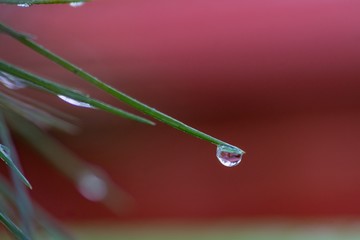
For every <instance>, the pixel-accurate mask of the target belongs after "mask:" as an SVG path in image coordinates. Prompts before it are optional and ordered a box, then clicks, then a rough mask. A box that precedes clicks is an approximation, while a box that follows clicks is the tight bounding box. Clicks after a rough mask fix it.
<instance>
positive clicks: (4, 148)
mask: <svg viewBox="0 0 360 240" xmlns="http://www.w3.org/2000/svg"><path fill="white" fill-rule="evenodd" d="M0 151H1V152H2V153H4V154H5V155H6V156H7V157H9V156H10V149H9V148H8V147H6V146H4V145H2V144H0Z"/></svg>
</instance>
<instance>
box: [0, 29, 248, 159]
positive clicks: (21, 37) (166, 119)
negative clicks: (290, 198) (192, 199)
mask: <svg viewBox="0 0 360 240" xmlns="http://www.w3.org/2000/svg"><path fill="white" fill-rule="evenodd" d="M0 31H3V32H4V33H5V34H7V35H9V36H11V37H12V38H14V39H16V40H18V41H19V42H21V43H22V44H24V45H26V46H27V47H29V48H31V49H33V50H34V51H36V52H37V53H39V54H41V55H43V56H45V57H46V58H48V59H50V60H51V61H53V62H55V63H57V64H58V65H60V66H62V67H64V68H65V69H67V70H69V71H70V72H72V73H74V74H76V75H78V76H79V77H80V78H82V79H84V80H85V81H87V82H89V83H91V84H93V85H95V86H96V87H98V88H99V89H101V90H103V91H105V92H107V93H108V94H110V95H112V96H114V97H116V98H117V99H119V100H120V101H122V102H124V103H126V104H128V105H130V106H131V107H133V108H135V109H137V110H139V111H141V112H143V113H145V114H147V115H149V116H151V117H153V118H155V119H157V120H159V121H161V122H163V123H165V124H168V125H169V126H171V127H173V128H176V129H178V130H180V131H183V132H185V133H188V134H190V135H193V136H195V137H198V138H200V139H203V140H205V141H208V142H210V143H213V144H216V145H230V144H228V143H226V142H224V141H222V140H219V139H217V138H215V137H213V136H210V135H208V134H206V133H203V132H201V131H199V130H197V129H195V128H192V127H190V126H188V125H186V124H185V123H182V122H180V121H179V120H177V119H174V118H172V117H170V116H168V115H166V114H164V113H162V112H160V111H158V110H156V109H155V108H152V107H149V106H147V105H146V104H144V103H142V102H140V101H138V100H136V99H134V98H132V97H130V96H128V95H126V94H125V93H122V92H120V91H118V90H117V89H115V88H113V87H111V86H110V85H108V84H106V83H104V82H102V81H100V80H99V79H98V78H96V77H94V76H92V75H91V74H90V73H87V72H85V71H84V70H82V69H81V68H79V67H77V66H75V65H74V64H72V63H70V62H68V61H67V60H65V59H63V58H62V57H60V56H58V55H56V54H55V53H53V52H51V51H50V50H48V49H46V48H44V47H43V46H41V45H39V44H37V43H35V42H34V41H32V40H31V39H30V38H29V37H28V36H27V35H26V34H23V33H20V32H17V31H15V30H13V29H11V28H10V27H8V26H6V25H4V24H2V23H0ZM240 151H241V152H243V153H244V151H243V150H241V149H240Z"/></svg>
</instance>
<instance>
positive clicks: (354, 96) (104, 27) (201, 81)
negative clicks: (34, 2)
mask: <svg viewBox="0 0 360 240" xmlns="http://www.w3.org/2000/svg"><path fill="white" fill-rule="evenodd" d="M359 8H360V3H359V2H358V1H320V0H318V1H285V0H283V1H280V0H273V1H259V0H256V1H231V0H226V1H204V0H195V1H194V0H192V1H184V0H183V1H176V0H175V1H163V0H158V1H116V0H103V1H93V2H91V3H87V4H85V5H84V6H82V7H79V8H71V7H69V6H67V5H62V6H50V5H49V6H32V7H30V8H19V7H16V6H5V5H2V6H0V20H1V21H3V22H4V23H5V24H8V25H10V26H12V27H13V28H15V29H17V30H21V31H24V32H27V33H31V34H33V35H35V36H36V37H37V40H36V41H37V42H38V43H40V44H42V45H44V46H46V47H47V48H49V49H51V50H52V51H54V52H55V53H58V54H59V55H61V56H63V57H64V58H66V59H68V60H70V61H72V62H74V63H76V64H77V65H79V66H80V67H82V68H83V69H85V70H87V71H89V72H90V73H92V74H94V75H95V76H97V77H99V78H100V79H102V80H103V81H105V82H107V83H110V84H111V85H113V86H115V87H116V88H118V89H120V90H122V91H124V92H125V93H127V94H129V95H131V96H133V97H135V98H137V99H139V100H141V101H143V102H145V103H147V104H149V105H150V106H152V107H155V108H157V109H159V110H161V111H163V112H165V113H167V114H169V115H171V116H174V117H176V118H178V119H179V120H182V121H184V122H186V123H188V124H189V125H191V126H193V127H195V128H198V129H200V130H203V131H205V132H207V133H209V134H211V135H213V136H215V137H218V138H220V139H223V140H224V141H227V142H229V143H232V144H233V145H236V146H239V147H241V148H243V149H244V150H245V151H246V152H247V153H246V155H245V156H244V158H243V162H242V163H241V164H240V165H239V166H238V167H235V168H231V169H230V168H226V167H223V166H222V165H220V164H219V162H218V161H217V159H216V157H215V149H216V147H215V146H213V145H211V144H208V143H206V142H203V141H201V140H199V139H195V138H192V137H190V136H188V135H185V134H183V133H181V132H178V131H176V130H174V129H172V128H170V127H168V126H165V125H163V124H161V123H159V124H158V126H156V127H149V126H143V125H141V124H138V123H133V122H130V121H128V120H123V119H120V118H118V117H116V116H112V115H110V114H106V113H103V112H100V111H94V110H88V109H81V108H76V107H73V106H71V105H67V104H65V103H63V102H61V101H60V100H58V99H56V98H54V97H52V96H48V95H44V94H36V95H35V93H32V94H33V95H32V96H33V97H36V98H37V99H40V100H43V101H46V102H47V103H49V104H51V105H54V106H56V107H57V108H59V109H61V110H63V111H66V112H69V113H72V114H73V115H75V116H77V117H78V118H79V119H80V120H81V124H80V126H81V129H82V131H81V132H80V133H79V134H77V135H75V136H71V135H66V134H64V133H58V132H52V134H53V135H55V136H56V137H57V138H58V139H60V140H61V141H62V142H63V143H64V144H65V145H66V146H68V147H69V148H70V149H71V150H73V151H74V152H75V153H76V154H77V155H78V156H81V157H82V158H83V159H85V160H87V161H89V162H91V163H94V164H99V165H101V166H102V167H104V169H105V170H106V171H107V172H108V173H109V174H110V176H111V178H112V179H113V180H114V181H115V182H116V183H117V184H118V185H119V187H120V188H122V189H124V190H125V191H126V192H128V193H129V194H130V195H131V196H132V197H133V199H134V206H133V208H132V209H131V210H129V211H127V212H126V213H124V214H122V215H121V216H115V215H114V214H112V213H111V212H110V211H108V210H107V209H106V208H105V207H103V206H102V205H99V204H97V203H92V202H88V201H87V200H86V199H84V198H83V197H82V196H81V195H79V194H78V192H77V191H76V188H75V186H74V184H73V183H72V182H71V181H69V180H67V179H66V178H65V177H64V176H62V175H61V174H59V173H57V172H56V170H54V169H53V168H52V167H50V166H49V165H48V164H46V163H44V161H43V159H42V158H41V157H40V156H39V155H38V154H36V153H35V152H34V151H33V150H31V148H30V147H28V146H27V145H26V143H25V142H24V141H23V140H21V139H19V138H16V140H17V143H18V146H19V149H20V155H21V158H22V162H23V165H24V168H25V172H26V174H27V176H28V178H29V179H30V181H31V182H32V185H33V186H34V190H33V191H32V193H31V194H32V196H33V197H34V199H36V200H37V201H38V202H39V203H41V204H42V205H43V206H44V207H45V208H46V209H48V210H49V211H50V212H52V213H54V215H55V216H57V217H59V218H62V219H72V220H81V219H109V218H111V219H122V220H141V219H161V218H166V219H168V218H172V219H198V218H200V219H215V218H237V217H330V216H332V217H339V216H357V217H358V216H359V215H360V205H359V204H358V203H359V201H360V191H359V187H360V174H359V168H360V161H359V155H360V154H359V151H360V140H359V137H360V124H359V122H360V113H359V107H360V97H359V92H360V81H359V77H360V67H359V65H360V60H359V59H360V47H359V46H360V45H359V40H360V29H359V24H358V23H359V21H360V15H359ZM0 56H1V58H2V59H4V60H6V61H9V62H11V63H14V64H18V65H20V66H22V67H24V68H26V69H28V70H31V71H33V72H36V73H38V74H41V75H42V76H45V77H49V78H50V79H54V80H56V81H58V82H61V83H64V84H67V85H70V86H74V87H77V88H79V89H81V90H83V91H84V92H88V93H90V94H91V96H94V97H99V98H101V99H103V100H104V101H106V102H109V103H111V104H114V105H116V106H119V107H123V106H122V105H121V103H118V102H117V101H116V100H114V99H113V98H111V97H110V96H106V94H103V93H101V92H99V91H98V90H97V89H95V88H93V87H91V86H90V87H88V84H86V83H84V82H82V81H80V80H79V79H77V77H74V76H73V75H71V74H70V73H67V72H66V71H65V70H63V69H61V68H60V67H58V66H56V65H55V64H53V63H51V62H49V61H48V60H46V59H45V58H43V57H41V56H38V55H37V54H36V53H34V52H32V51H31V50H29V49H27V48H26V47H24V46H21V45H20V44H19V43H17V42H15V41H14V40H12V39H10V38H9V37H7V36H5V35H1V36H0ZM125 108H126V107H125ZM126 109H129V108H126Z"/></svg>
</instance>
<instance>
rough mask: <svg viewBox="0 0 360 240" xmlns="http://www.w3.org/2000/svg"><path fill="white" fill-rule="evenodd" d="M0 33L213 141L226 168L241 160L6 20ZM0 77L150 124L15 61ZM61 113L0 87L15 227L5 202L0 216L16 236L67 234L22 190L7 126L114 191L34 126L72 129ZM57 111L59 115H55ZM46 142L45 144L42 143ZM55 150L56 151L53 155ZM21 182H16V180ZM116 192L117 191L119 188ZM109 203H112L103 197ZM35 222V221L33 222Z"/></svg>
mask: <svg viewBox="0 0 360 240" xmlns="http://www.w3.org/2000/svg"><path fill="white" fill-rule="evenodd" d="M83 2H84V1H80V0H79V1H75V0H72V1H66V0H61V1H51V0H0V3H7V4H17V5H18V6H21V7H28V6H30V5H32V4H51V3H71V4H79V3H83ZM0 33H2V34H6V35H8V36H10V37H12V38H13V39H15V40H17V41H19V42H21V43H22V44H24V45H26V46H27V47H29V48H31V49H32V50H34V51H35V52H37V53H38V54H41V55H43V56H44V57H46V58H48V59H49V60H51V61H53V62H55V63H57V64H58V65H60V66H62V67H63V68H65V69H66V70H68V71H70V72H72V73H74V74H76V75H77V76H79V77H80V78H81V79H83V80H85V81H87V82H88V83H90V84H93V85H94V86H96V87H97V88H99V89H100V90H103V91H105V92H106V93H108V94H110V95H112V96H113V97H115V98H117V99H118V100H120V101H122V102H124V103H126V104H128V105H129V106H131V107H133V108H135V109H137V110H139V111H141V112H143V113H145V114H147V115H148V116H151V117H153V118H155V119H157V120H159V121H161V122H163V123H165V124H168V125H169V126H171V127H173V128H175V129H178V130H180V131H183V132H185V133H188V134H190V135H192V136H195V137H198V138H200V139H203V140H205V141H208V142H210V143H212V144H215V145H216V146H218V148H217V157H218V158H219V160H220V162H221V163H222V164H223V165H225V166H228V167H231V166H235V165H237V164H238V163H240V161H241V157H242V155H243V153H244V152H243V151H242V150H241V149H239V148H237V147H234V146H232V145H230V144H228V143H226V142H224V141H222V140H219V139H217V138H214V137H212V136H210V135H208V134H205V133H203V132H201V131H199V130H197V129H195V128H192V127H190V126H188V125H186V124H184V123H182V122H180V121H179V120H176V119H174V118H172V117H170V116H168V115H166V114H164V113H162V112H160V111H158V110H156V109H154V108H152V107H149V106H147V105H145V104H144V103H142V102H140V101H138V100H136V99H134V98H132V97H130V96H128V95H126V94H124V93H122V92H120V91H118V90H117V89H115V88H113V87H111V86H110V85H108V84H106V83H105V82H103V81H100V80H99V79H97V78H96V77H94V76H92V75H91V74H89V73H87V72H85V71H84V70H82V69H81V68H79V67H77V66H75V65H74V64H72V63H70V62H68V61H67V60H65V59H63V58H61V57H60V56H58V55H56V54H55V53H53V52H51V51H49V50H48V49H46V48H44V47H42V46H40V45H39V44H37V43H36V42H34V41H33V40H32V39H31V37H29V36H28V35H27V34H23V33H20V32H18V31H16V30H14V29H12V28H10V27H8V26H6V25H5V24H2V23H0ZM0 80H1V82H2V83H3V84H4V85H5V86H7V87H8V88H12V89H16V88H20V87H31V88H35V89H38V90H40V91H45V92H48V93H50V94H53V95H56V96H58V97H60V98H61V99H62V100H64V101H65V102H68V103H70V104H73V105H76V106H79V107H87V108H95V109H100V110H103V111H107V112H109V113H112V114H116V115H119V116H121V117H124V118H127V119H130V120H134V121H138V122H140V123H144V124H149V125H155V123H154V122H152V121H150V120H148V119H145V118H143V117H140V116H137V115H134V114H132V113H129V112H126V111H124V110H122V109H119V108H116V107H114V106H111V105H109V104H106V103H104V102H102V101H100V100H97V99H94V98H91V97H90V96H88V95H87V94H84V93H81V92H79V91H77V90H75V89H72V88H69V87H66V86H64V85H61V84H59V83H56V82H54V81H51V80H48V79H45V78H43V77H40V76H38V75H35V74H32V73H30V72H29V71H26V70H24V69H21V68H19V67H17V66H14V65H12V64H10V63H8V62H6V61H4V60H0ZM63 115H64V114H63V113H59V112H57V111H56V110H55V109H51V108H49V107H48V106H44V105H43V104H41V103H38V102H36V100H33V99H29V98H26V97H24V96H19V95H17V94H14V93H12V92H11V91H10V92H9V93H5V92H0V138H1V142H2V145H0V158H1V159H3V160H4V161H5V162H6V163H7V164H8V165H9V167H10V169H11V174H12V181H13V184H14V186H15V187H14V189H13V188H12V187H10V184H8V183H7V181H6V180H5V179H3V178H1V179H0V191H1V193H2V195H3V198H4V199H6V201H4V203H5V202H7V201H8V202H16V205H17V210H18V216H19V226H17V225H16V224H14V223H13V221H11V212H12V209H11V208H9V207H6V204H2V205H0V221H1V222H2V223H3V224H4V225H5V226H6V227H7V228H8V229H9V230H10V231H11V232H12V234H13V235H14V236H15V237H17V238H18V239H33V238H34V236H36V235H35V234H36V233H35V232H34V227H33V226H32V225H33V224H39V225H41V226H42V227H43V228H44V230H46V231H48V232H50V233H51V234H55V235H56V236H58V237H59V238H64V239H68V238H69V236H68V235H67V234H64V232H63V231H62V230H61V229H59V227H57V225H56V224H53V222H54V221H52V220H49V219H50V217H49V216H48V215H47V214H44V211H43V210H41V208H40V207H39V206H34V204H33V203H32V201H31V200H30V198H29V196H28V195H27V189H25V188H24V185H23V184H22V183H24V184H25V186H27V187H29V188H31V185H30V183H29V181H28V180H27V179H26V177H25V176H24V174H23V173H22V170H21V165H20V162H19V160H18V158H17V154H16V149H15V146H14V144H13V143H12V140H11V135H10V131H9V126H8V125H10V127H11V128H12V129H13V130H14V131H16V132H18V133H19V134H20V135H21V136H23V137H24V138H25V139H27V140H29V143H30V144H31V145H32V146H33V147H34V148H36V149H37V150H38V151H39V152H40V153H42V154H43V155H44V156H46V157H47V158H48V159H49V160H50V161H51V162H52V163H53V164H54V165H55V166H56V167H57V168H58V169H59V170H60V171H62V172H63V173H64V174H65V175H66V176H68V177H69V178H72V179H74V180H77V179H76V178H78V177H79V174H80V173H79V172H76V173H75V172H73V169H74V168H71V169H70V168H66V167H65V166H63V164H62V163H60V162H59V161H58V158H59V156H61V158H62V159H67V161H69V162H70V165H72V166H76V168H75V169H81V171H82V172H85V173H87V174H89V173H90V174H92V176H95V177H100V179H101V180H102V181H105V182H106V184H107V185H109V186H112V187H111V188H110V189H111V190H114V192H116V187H115V186H114V184H112V183H111V181H110V180H109V179H108V178H107V176H106V174H105V173H103V172H101V170H99V169H97V168H95V167H93V166H90V165H89V164H87V163H85V162H84V161H82V160H80V159H79V158H77V157H76V156H75V155H74V154H72V153H71V152H70V151H68V150H67V149H66V148H64V147H62V146H61V144H60V143H58V142H56V140H55V139H52V138H51V137H50V136H48V135H47V134H46V133H44V132H42V131H41V130H40V129H39V128H38V127H37V125H46V126H51V127H55V128H59V129H61V130H64V131H71V130H72V129H73V128H74V126H73V125H72V124H70V123H68V122H67V121H65V120H64V119H63V118H62V116H63ZM59 116H60V117H59ZM44 145H46V147H44ZM53 152H56V153H58V154H53ZM20 181H21V182H22V183H21V182H20ZM118 194H122V193H121V192H118ZM105 204H108V206H109V207H111V208H113V207H114V206H113V205H111V204H110V203H108V202H106V201H105ZM15 215H16V214H15ZM34 221H35V223H34Z"/></svg>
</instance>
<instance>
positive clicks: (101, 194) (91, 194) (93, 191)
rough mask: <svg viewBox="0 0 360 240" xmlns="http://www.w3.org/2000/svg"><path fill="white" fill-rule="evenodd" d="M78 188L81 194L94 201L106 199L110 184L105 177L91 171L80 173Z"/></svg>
mask: <svg viewBox="0 0 360 240" xmlns="http://www.w3.org/2000/svg"><path fill="white" fill-rule="evenodd" d="M77 188H78V190H79V192H80V193H81V195H83V196H84V197H85V198H86V199H88V200H90V201H93V202H99V201H102V200H104V199H105V197H106V196H107V194H108V186H107V184H106V182H105V181H104V179H102V178H101V177H99V176H97V175H95V174H94V173H92V172H89V171H86V172H83V173H81V174H80V175H79V177H78V179H77Z"/></svg>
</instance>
